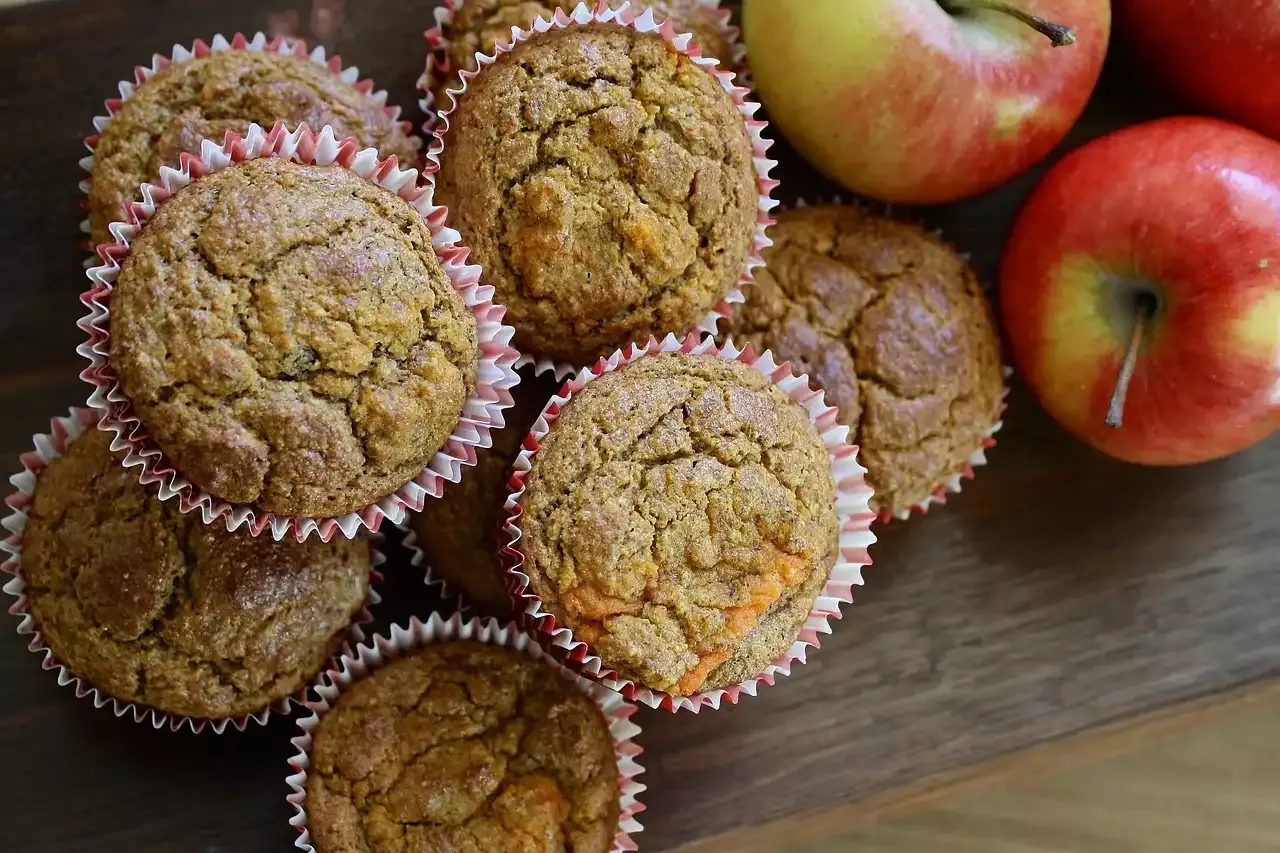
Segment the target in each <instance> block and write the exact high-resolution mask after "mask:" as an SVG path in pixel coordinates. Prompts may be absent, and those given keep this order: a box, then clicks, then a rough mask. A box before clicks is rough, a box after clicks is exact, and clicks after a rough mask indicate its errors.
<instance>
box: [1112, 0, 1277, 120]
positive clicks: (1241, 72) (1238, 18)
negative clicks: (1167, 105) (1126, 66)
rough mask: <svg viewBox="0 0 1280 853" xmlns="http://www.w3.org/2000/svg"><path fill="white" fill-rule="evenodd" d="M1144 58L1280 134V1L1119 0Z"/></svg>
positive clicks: (1209, 103)
mask: <svg viewBox="0 0 1280 853" xmlns="http://www.w3.org/2000/svg"><path fill="white" fill-rule="evenodd" d="M1116 5H1117V12H1116V13H1117V15H1118V16H1119V17H1120V20H1121V22H1122V23H1123V25H1124V29H1125V35H1126V37H1127V38H1128V39H1130V40H1132V42H1133V43H1134V45H1135V47H1137V48H1138V51H1139V53H1141V55H1142V59H1143V61H1144V63H1145V65H1144V67H1150V68H1153V69H1154V70H1155V71H1156V72H1158V74H1159V75H1161V76H1163V77H1164V78H1166V79H1167V80H1168V81H1169V82H1170V83H1171V84H1173V86H1174V87H1175V88H1176V89H1178V90H1179V91H1181V92H1182V93H1183V94H1185V95H1187V96H1188V97H1190V98H1191V99H1192V100H1194V101H1195V102H1196V105H1197V106H1199V107H1202V108H1204V109H1207V110H1210V111H1211V112H1213V113H1216V114H1219V115H1223V116H1225V117H1227V118H1230V119H1234V120H1235V121H1238V122H1240V123H1241V124H1244V125H1247V126H1248V127H1252V128H1253V129H1254V130H1257V131H1261V132H1262V133H1265V134H1267V135H1268V136H1271V137H1273V138H1276V139H1280V3H1277V2H1275V0H1231V2H1217V3H1214V2H1206V0H1117V4H1116Z"/></svg>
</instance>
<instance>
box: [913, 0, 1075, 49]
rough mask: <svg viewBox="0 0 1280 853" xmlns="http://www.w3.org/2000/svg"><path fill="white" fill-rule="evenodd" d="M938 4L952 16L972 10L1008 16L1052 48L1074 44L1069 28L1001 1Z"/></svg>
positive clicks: (954, 0) (942, 1)
mask: <svg viewBox="0 0 1280 853" xmlns="http://www.w3.org/2000/svg"><path fill="white" fill-rule="evenodd" d="M938 4H939V5H941V6H942V8H943V9H945V10H946V11H948V12H951V13H953V14H954V13H956V12H970V11H973V10H974V9H990V10H991V11H993V12H1001V13H1003V14H1005V15H1010V16H1012V17H1014V18H1017V19H1018V20H1019V21H1022V23H1024V24H1026V25H1027V26H1029V27H1031V28H1032V29H1033V30H1035V31H1036V32H1038V33H1040V34H1041V35H1043V36H1045V37H1046V38H1047V39H1049V42H1050V43H1051V44H1052V45H1053V46H1054V47H1066V46H1067V45H1069V44H1075V43H1076V31H1075V30H1073V29H1071V28H1070V27H1064V26H1063V25H1062V24H1055V23H1054V22H1053V21H1050V20H1046V19H1045V18H1042V17H1040V16H1039V15H1033V14H1031V13H1030V12H1028V11H1026V10H1024V9H1019V8H1018V7H1017V6H1013V5H1011V4H1009V3H1003V2H1001V0H938Z"/></svg>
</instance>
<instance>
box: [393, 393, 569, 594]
mask: <svg viewBox="0 0 1280 853" xmlns="http://www.w3.org/2000/svg"><path fill="white" fill-rule="evenodd" d="M558 387H559V383H558V382H556V381H555V380H554V379H553V378H551V377H550V376H538V377H530V376H525V377H523V378H522V380H521V382H520V384H519V385H517V386H516V387H515V388H513V389H512V392H511V393H512V396H513V397H514V398H515V406H514V407H513V408H512V409H511V410H509V411H508V412H507V413H506V416H507V425H506V426H505V427H504V428H502V429H500V430H497V431H495V432H494V433H493V447H492V448H489V449H482V450H477V451H476V470H475V471H472V472H468V473H467V476H465V477H463V478H462V482H460V483H456V484H450V485H449V487H448V488H446V489H445V490H444V496H443V497H442V498H441V499H440V500H437V501H427V503H426V506H424V507H423V508H422V512H421V513H419V514H418V515H417V516H415V517H414V519H413V521H412V522H411V523H412V525H413V529H414V531H415V532H416V533H417V537H418V547H419V548H421V549H422V552H423V554H424V555H425V557H426V560H427V564H428V566H430V571H431V575H432V576H433V577H435V578H437V579H439V580H442V581H444V582H445V583H447V584H449V585H450V586H452V587H454V588H455V589H459V590H461V591H462V592H463V593H465V594H466V595H467V596H468V597H469V598H471V600H472V601H473V602H474V603H475V604H477V605H479V606H480V608H481V609H482V610H483V611H484V612H486V613H490V614H501V615H509V614H510V611H511V601H510V598H509V597H508V596H507V593H506V590H505V589H504V588H503V586H502V579H501V575H500V574H499V572H500V567H499V564H498V559H497V554H498V548H499V536H498V533H499V531H500V529H501V526H502V521H503V512H502V508H503V504H504V503H506V500H507V477H508V476H509V475H510V473H511V463H513V462H514V461H515V458H516V457H517V456H518V455H519V454H520V448H521V447H522V446H523V443H524V439H525V436H527V435H528V434H529V430H530V429H532V428H533V423H534V421H536V420H537V419H538V415H540V414H542V409H543V407H544V406H546V404H547V401H548V400H550V399H551V396H552V395H553V394H554V393H555V392H556V389H557V388H558Z"/></svg>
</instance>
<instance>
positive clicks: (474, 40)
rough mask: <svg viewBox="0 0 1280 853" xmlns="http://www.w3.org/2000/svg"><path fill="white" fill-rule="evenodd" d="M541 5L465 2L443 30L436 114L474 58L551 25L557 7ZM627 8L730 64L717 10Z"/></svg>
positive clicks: (677, 2)
mask: <svg viewBox="0 0 1280 853" xmlns="http://www.w3.org/2000/svg"><path fill="white" fill-rule="evenodd" d="M561 5H564V4H558V3H544V2H541V0H466V2H465V3H463V4H462V6H461V7H460V8H458V9H455V10H454V11H453V14H452V16H451V17H450V19H449V20H448V22H446V23H445V24H444V25H443V27H442V34H443V36H444V38H445V41H446V43H447V49H446V53H447V59H448V62H449V68H450V69H452V71H451V72H450V73H449V74H448V75H442V76H441V77H440V78H438V79H436V80H434V81H433V83H432V91H433V92H434V93H435V106H436V109H444V108H445V107H447V106H448V105H449V103H450V102H449V101H448V99H447V96H446V95H445V89H446V88H450V89H456V88H458V86H459V85H460V82H461V79H460V78H459V76H458V71H460V70H467V71H474V70H475V69H476V54H477V53H483V54H486V55H489V56H492V55H493V53H494V51H495V50H496V49H497V46H498V44H500V43H506V42H509V41H510V40H511V28H512V27H519V28H520V29H526V30H527V29H532V27H533V22H534V21H535V20H536V19H538V18H542V19H543V20H547V21H549V20H551V19H552V17H553V16H554V15H555V11H556V8H557V6H561ZM631 6H632V8H633V9H635V10H636V11H638V12H644V11H645V10H646V9H651V10H653V16H654V19H655V20H657V21H663V20H667V19H670V20H671V21H672V23H674V24H675V27H676V29H677V30H678V31H680V32H682V33H692V34H693V40H694V41H695V42H697V43H698V44H699V45H700V46H701V47H702V55H703V56H710V57H713V58H715V59H718V60H720V67H721V68H727V67H728V66H729V63H730V60H731V59H732V56H731V53H732V47H731V46H730V44H729V42H728V41H727V40H726V38H725V32H724V29H723V28H722V27H721V25H720V21H719V18H718V17H717V15H716V10H715V8H713V7H711V6H708V5H707V4H705V3H701V2H699V0H647V2H637V1H636V0H632V3H631Z"/></svg>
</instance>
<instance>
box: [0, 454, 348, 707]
mask: <svg viewBox="0 0 1280 853" xmlns="http://www.w3.org/2000/svg"><path fill="white" fill-rule="evenodd" d="M110 446H111V437H110V436H109V435H108V434H107V433H104V432H99V431H97V430H90V431H89V432H86V433H84V434H83V435H81V436H80V437H79V438H77V439H75V440H74V441H73V442H72V443H71V445H70V446H69V447H68V448H67V452H66V454H65V455H64V456H61V457H58V458H57V459H54V460H53V462H51V463H50V464H49V467H48V468H46V469H44V471H42V472H41V473H40V475H39V479H38V481H37V485H36V491H35V500H34V503H33V504H32V506H31V510H30V514H29V517H28V520H27V526H26V529H25V530H24V531H23V536H22V572H23V575H24V576H25V578H26V582H27V587H26V590H25V593H26V595H27V608H28V610H29V611H30V613H31V616H32V618H33V619H34V620H35V626H36V628H37V629H38V630H39V632H40V634H41V636H42V637H43V639H44V642H45V643H46V644H48V646H49V648H50V649H51V650H52V651H53V654H54V656H55V657H57V659H58V660H59V662H61V663H62V664H63V665H64V666H66V667H67V669H69V670H71V672H72V673H74V674H75V675H77V676H79V677H81V678H83V679H85V680H86V681H88V682H90V683H91V684H92V685H93V686H95V687H97V688H98V689H99V690H101V691H103V692H105V693H109V694H110V695H112V696H114V697H116V698H117V699H120V700H123V701H126V702H136V703H139V704H142V705H148V706H150V707H152V708H156V709H158V710H161V711H165V712H168V713H172V714H184V715H188V716H192V717H201V718H219V717H239V716H243V715H247V714H252V713H254V712H257V711H260V710H262V709H263V708H266V707H268V706H270V705H271V704H272V703H273V702H275V701H276V700H279V699H282V698H284V697H286V696H289V695H291V694H294V693H296V692H297V691H298V690H299V689H301V688H302V687H303V686H304V685H305V684H306V683H307V682H308V681H310V680H311V678H312V677H313V676H314V675H315V674H316V672H318V671H319V670H320V668H321V667H322V666H323V665H324V664H325V662H326V661H327V660H328V659H329V658H330V657H331V656H332V655H333V654H335V653H336V652H337V651H338V649H339V647H340V646H341V644H342V641H343V640H344V639H345V638H346V636H347V631H348V629H349V626H350V623H351V621H352V619H353V618H355V616H356V614H357V613H359V611H360V609H361V608H362V607H363V606H364V604H365V600H366V598H367V597H368V594H369V571H370V553H369V544H368V543H367V542H364V541H352V540H348V539H342V538H335V539H334V540H333V541H332V542H329V543H327V544H326V543H324V542H320V541H319V540H316V539H311V540H309V541H307V542H297V541H294V540H288V541H283V542H274V541H272V540H271V539H269V538H265V537H258V538H254V537H250V536H246V535H244V534H237V533H228V532H227V531H226V530H225V529H220V528H216V527H213V526H212V525H206V524H203V523H201V521H200V520H199V518H197V517H196V516H193V515H184V514H182V513H180V512H179V511H178V510H177V508H176V507H175V506H174V504H173V503H172V502H164V501H161V500H160V499H159V498H158V497H156V495H155V494H153V493H152V492H150V491H148V490H147V489H146V488H145V487H143V486H142V485H140V484H139V483H138V476H137V474H136V473H133V472H130V471H128V470H127V469H125V468H124V467H123V466H122V465H120V464H119V463H118V462H116V461H115V460H114V459H113V458H112V455H111V448H110Z"/></svg>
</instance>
